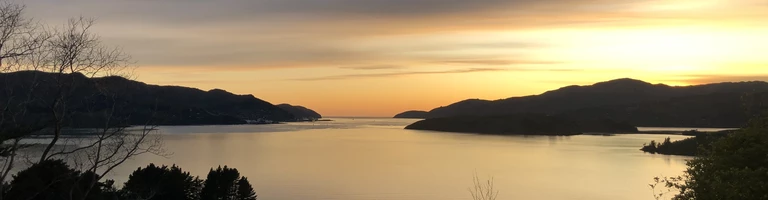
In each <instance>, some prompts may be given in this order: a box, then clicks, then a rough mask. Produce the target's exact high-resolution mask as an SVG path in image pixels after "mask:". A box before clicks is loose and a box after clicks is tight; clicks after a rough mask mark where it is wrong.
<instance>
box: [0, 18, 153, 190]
mask: <svg viewBox="0 0 768 200" xmlns="http://www.w3.org/2000/svg"><path fill="white" fill-rule="evenodd" d="M93 25H94V20H92V19H88V18H83V17H80V18H74V19H71V20H69V21H68V23H66V24H65V25H64V26H62V27H60V28H48V27H46V26H44V25H41V24H39V23H36V22H34V21H33V20H31V19H29V18H25V16H24V6H21V5H17V4H12V3H2V5H0V76H3V78H2V80H3V81H5V82H4V84H3V86H4V87H3V86H0V90H2V92H0V109H2V112H0V142H2V146H0V159H2V162H3V163H2V165H0V166H2V168H0V170H2V171H0V180H3V181H4V180H7V178H8V176H9V174H10V172H11V170H12V169H13V168H14V164H15V162H17V159H16V156H17V154H18V152H19V150H20V149H23V148H24V147H29V146H30V145H29V144H26V143H24V142H23V140H25V139H28V138H30V137H34V136H37V135H39V133H47V134H49V135H50V136H49V138H48V139H46V140H44V141H47V142H46V143H45V144H44V146H45V147H44V148H42V150H40V152H39V157H38V158H37V159H35V161H33V162H34V163H40V162H43V161H45V160H49V159H63V160H67V161H70V162H72V163H75V166H77V167H79V168H80V170H82V171H90V172H94V173H96V174H97V175H98V176H96V177H94V179H96V180H94V181H91V182H92V183H94V184H95V183H96V181H98V180H100V179H102V178H103V177H104V176H106V175H107V174H108V173H109V172H111V171H112V170H114V169H115V168H116V167H117V166H119V165H121V164H123V163H124V162H125V161H127V160H128V159H130V158H133V157H135V156H138V155H141V154H147V153H150V154H159V155H164V152H163V149H162V145H161V140H160V138H159V136H158V135H156V134H152V133H153V132H154V131H153V130H154V128H155V127H153V126H152V125H151V123H149V122H147V124H145V125H143V126H138V127H127V126H125V125H130V124H128V123H129V122H130V121H129V118H130V115H129V113H130V110H127V108H128V107H129V106H127V105H126V102H127V101H125V99H124V98H129V97H126V95H121V92H122V91H121V90H120V89H115V88H113V87H110V86H111V85H110V83H109V81H108V79H103V78H101V79H100V78H97V77H105V76H121V77H127V76H128V75H129V74H128V73H129V72H130V68H131V65H132V63H131V59H130V57H129V56H128V55H126V54H125V53H124V52H123V51H122V50H121V49H119V48H111V47H108V46H106V45H104V44H103V43H102V42H101V40H100V38H99V37H98V36H97V35H95V34H93V33H92V32H91V31H90V30H91V27H92V26H93ZM25 71H36V72H44V73H46V74H47V75H46V76H45V77H41V76H37V74H38V73H31V75H29V74H27V75H28V76H23V77H17V78H16V79H14V78H13V77H8V76H10V74H13V73H19V72H25ZM22 79H23V83H17V81H18V80H22ZM83 88H87V89H85V90H84V89H83ZM83 91H87V92H86V93H84V92H83ZM121 98H122V99H121ZM94 101H98V102H99V105H92V104H94V103H93V102H94ZM105 103H106V106H105V105H104V104H105ZM83 113H86V114H87V115H88V116H90V119H99V120H98V122H99V123H98V124H99V125H98V126H96V127H89V129H88V130H87V131H88V134H87V135H85V136H80V137H74V138H73V137H65V133H64V132H65V131H66V130H67V128H68V127H67V125H68V124H70V123H71V122H72V121H75V120H78V119H75V115H77V114H83ZM0 185H2V184H0ZM2 187H3V186H0V191H1V190H2V189H3V188H2ZM91 187H94V185H93V184H92V185H91ZM88 192H90V189H88V190H87V191H86V194H87V193H88ZM86 196H87V195H86ZM0 199H2V197H0Z"/></svg>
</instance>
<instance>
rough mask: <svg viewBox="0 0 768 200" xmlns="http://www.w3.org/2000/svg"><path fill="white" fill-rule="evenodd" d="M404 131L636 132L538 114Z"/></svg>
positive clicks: (439, 122)
mask: <svg viewBox="0 0 768 200" xmlns="http://www.w3.org/2000/svg"><path fill="white" fill-rule="evenodd" d="M406 129H412V130H431V131H442V132H458V133H479V134H494V135H563V136H567V135H579V134H583V133H634V132H637V131H638V130H637V128H636V127H635V126H632V125H630V124H627V123H619V122H615V121H612V120H582V119H569V118H565V117H561V116H550V115H539V114H519V115H505V116H469V117H448V118H432V119H425V120H422V121H418V122H416V123H413V124H411V125H408V126H407V127H406Z"/></svg>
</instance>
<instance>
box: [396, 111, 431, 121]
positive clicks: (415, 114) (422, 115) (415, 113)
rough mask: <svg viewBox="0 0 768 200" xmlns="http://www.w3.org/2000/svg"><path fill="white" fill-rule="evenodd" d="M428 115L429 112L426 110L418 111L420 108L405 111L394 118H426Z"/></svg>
mask: <svg viewBox="0 0 768 200" xmlns="http://www.w3.org/2000/svg"><path fill="white" fill-rule="evenodd" d="M428 115H429V112H427V111H420V110H411V111H405V112H403V113H400V114H397V115H395V118H405V119H426V118H427V116H428Z"/></svg>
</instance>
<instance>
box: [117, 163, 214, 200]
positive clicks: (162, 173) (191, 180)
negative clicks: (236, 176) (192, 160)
mask: <svg viewBox="0 0 768 200" xmlns="http://www.w3.org/2000/svg"><path fill="white" fill-rule="evenodd" d="M201 189H202V181H201V180H200V179H199V178H198V177H192V176H191V175H189V172H185V171H183V170H182V169H181V168H179V167H177V166H176V165H173V166H171V167H170V168H169V167H168V166H165V165H163V166H161V167H158V166H155V165H154V164H149V166H147V167H146V168H139V169H137V170H136V171H134V172H133V173H131V175H130V176H129V177H128V181H127V182H125V184H124V186H123V192H124V193H125V194H124V196H125V197H126V198H128V199H145V200H153V199H156V200H163V199H168V200H197V199H199V196H200V190H201Z"/></svg>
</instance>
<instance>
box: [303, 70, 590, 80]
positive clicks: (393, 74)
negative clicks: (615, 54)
mask: <svg viewBox="0 0 768 200" xmlns="http://www.w3.org/2000/svg"><path fill="white" fill-rule="evenodd" d="M577 70H578V69H558V68H550V69H547V68H541V69H537V68H469V69H455V70H444V71H410V72H390V73H372V74H347V75H336V76H322V77H311V78H298V79H289V80H292V81H324V80H348V79H360V78H382V77H398V76H411V75H429V74H463V73H476V72H498V71H552V72H567V71H577Z"/></svg>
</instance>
